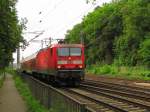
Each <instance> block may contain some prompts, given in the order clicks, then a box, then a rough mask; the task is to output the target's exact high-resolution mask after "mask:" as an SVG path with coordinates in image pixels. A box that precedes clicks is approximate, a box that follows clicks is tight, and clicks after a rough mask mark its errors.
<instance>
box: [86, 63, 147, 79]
mask: <svg viewBox="0 0 150 112" xmlns="http://www.w3.org/2000/svg"><path fill="white" fill-rule="evenodd" d="M86 72H87V73H90V74H95V75H105V76H108V77H121V78H126V79H131V80H132V79H138V80H150V70H148V69H146V68H144V67H128V66H122V67H117V66H115V65H103V66H100V65H92V66H90V67H88V68H87V69H86Z"/></svg>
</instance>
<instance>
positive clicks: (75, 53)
mask: <svg viewBox="0 0 150 112" xmlns="http://www.w3.org/2000/svg"><path fill="white" fill-rule="evenodd" d="M70 56H81V48H70Z"/></svg>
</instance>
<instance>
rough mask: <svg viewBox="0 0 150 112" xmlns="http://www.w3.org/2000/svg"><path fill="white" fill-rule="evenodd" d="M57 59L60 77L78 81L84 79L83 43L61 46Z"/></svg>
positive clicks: (58, 49)
mask: <svg viewBox="0 0 150 112" xmlns="http://www.w3.org/2000/svg"><path fill="white" fill-rule="evenodd" d="M56 60H57V65H56V66H57V74H58V77H59V78H61V79H62V80H63V79H65V80H67V81H71V82H77V83H80V81H81V80H83V79H84V48H83V46H82V45H70V46H69V45H67V46H66V45H61V46H59V47H58V48H57V59H56ZM72 80H74V81H72Z"/></svg>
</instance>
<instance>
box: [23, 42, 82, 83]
mask: <svg viewBox="0 0 150 112" xmlns="http://www.w3.org/2000/svg"><path fill="white" fill-rule="evenodd" d="M84 62H85V58H84V46H83V45H82V44H55V45H51V46H50V47H47V48H44V49H41V50H40V51H39V52H37V53H36V54H34V55H32V56H30V57H27V58H25V59H24V60H22V62H21V68H22V70H23V71H26V72H32V73H33V74H34V76H37V77H41V78H44V79H45V80H48V81H49V82H52V83H63V84H68V85H70V84H71V85H79V84H80V82H81V81H82V80H83V79H84V68H85V64H84Z"/></svg>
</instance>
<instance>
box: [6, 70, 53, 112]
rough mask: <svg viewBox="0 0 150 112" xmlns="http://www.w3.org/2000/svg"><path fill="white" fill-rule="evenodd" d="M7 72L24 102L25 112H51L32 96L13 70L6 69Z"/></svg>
mask: <svg viewBox="0 0 150 112" xmlns="http://www.w3.org/2000/svg"><path fill="white" fill-rule="evenodd" d="M7 71H8V72H9V73H10V74H12V75H13V78H14V80H15V85H16V87H17V90H18V91H19V93H20V94H21V96H22V97H23V99H24V100H25V102H26V105H27V108H28V111H27V112H52V111H50V110H48V109H46V108H44V107H43V106H42V105H41V104H40V103H39V102H38V101H37V100H36V99H35V98H34V97H33V96H32V93H31V91H30V89H29V87H28V85H27V84H26V83H24V82H23V80H22V79H21V78H20V77H19V76H18V75H17V73H16V72H15V71H14V70H11V69H7Z"/></svg>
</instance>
